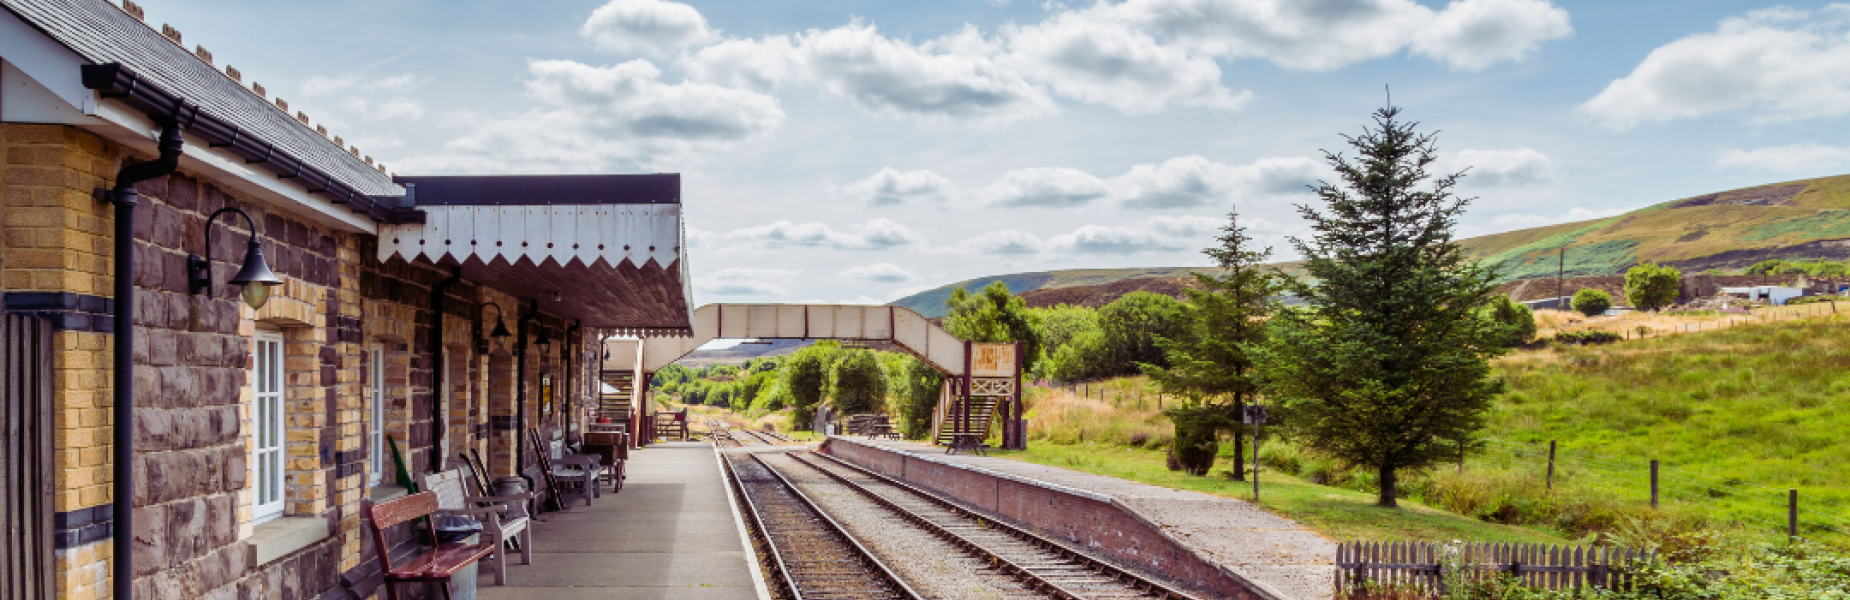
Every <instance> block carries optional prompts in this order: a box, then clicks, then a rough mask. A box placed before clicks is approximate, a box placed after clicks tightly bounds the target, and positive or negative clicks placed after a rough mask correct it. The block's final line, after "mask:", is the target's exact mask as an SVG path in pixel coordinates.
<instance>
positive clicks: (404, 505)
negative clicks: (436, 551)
mask: <svg viewBox="0 0 1850 600" xmlns="http://www.w3.org/2000/svg"><path fill="white" fill-rule="evenodd" d="M437 508H438V507H437V494H436V493H435V492H418V493H416V494H412V495H409V496H405V497H403V498H399V499H397V500H392V501H390V502H381V503H379V504H374V505H372V506H371V507H369V508H368V509H367V511H366V512H367V516H368V517H371V518H372V521H373V527H376V528H378V529H379V530H380V531H384V530H385V529H388V528H390V527H392V526H394V525H398V524H399V523H403V522H405V521H410V520H412V519H416V518H418V517H422V516H424V515H428V514H430V513H434V512H437Z"/></svg>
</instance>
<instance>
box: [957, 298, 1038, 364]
mask: <svg viewBox="0 0 1850 600" xmlns="http://www.w3.org/2000/svg"><path fill="white" fill-rule="evenodd" d="M944 306H945V308H948V309H950V311H949V312H948V313H946V314H945V316H944V324H943V327H944V330H945V331H947V332H950V334H951V335H954V336H957V339H960V340H968V341H972V342H992V343H1004V342H1021V354H1022V357H1023V360H1022V370H1024V371H1032V370H1034V361H1035V359H1036V358H1039V357H1040V355H1041V340H1040V336H1038V335H1036V334H1035V331H1034V318H1033V316H1032V315H1031V314H1030V313H1029V312H1028V305H1027V303H1025V302H1022V301H1021V298H1020V297H1018V296H1015V295H1013V294H1010V293H1009V286H1008V284H1006V283H1003V282H1000V281H997V282H995V283H991V284H989V286H988V287H985V288H983V290H982V291H981V292H978V293H975V294H971V293H968V292H965V291H964V289H963V288H956V289H953V290H951V297H950V298H949V299H946V300H945V301H944Z"/></svg>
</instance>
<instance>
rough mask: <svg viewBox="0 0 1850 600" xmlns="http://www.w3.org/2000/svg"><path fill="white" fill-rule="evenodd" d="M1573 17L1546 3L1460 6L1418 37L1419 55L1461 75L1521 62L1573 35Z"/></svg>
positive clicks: (1504, 0) (1510, 0) (1505, 0)
mask: <svg viewBox="0 0 1850 600" xmlns="http://www.w3.org/2000/svg"><path fill="white" fill-rule="evenodd" d="M1568 21H1569V19H1568V16H1567V11H1566V10H1562V9H1561V7H1559V6H1555V5H1554V3H1552V2H1547V1H1545V0H1456V1H1454V2H1452V3H1451V4H1448V5H1446V7H1445V10H1443V11H1439V12H1438V13H1437V14H1435V15H1433V20H1432V22H1431V23H1429V24H1427V25H1426V27H1425V28H1423V29H1422V30H1421V31H1420V32H1419V33H1418V34H1416V35H1414V37H1413V51H1414V52H1416V53H1418V54H1422V55H1425V56H1430V57H1432V58H1434V59H1438V60H1439V61H1441V62H1444V63H1446V64H1447V65H1451V67H1452V68H1453V69H1458V70H1461V71H1481V70H1483V69H1485V68H1486V67H1489V66H1491V65H1493V64H1496V63H1499V62H1503V61H1506V60H1507V61H1512V62H1517V61H1521V60H1522V59H1524V58H1526V57H1528V56H1529V55H1530V54H1533V53H1535V51H1536V50H1537V49H1539V48H1540V47H1541V45H1542V42H1546V41H1549V40H1556V39H1561V38H1565V37H1567V36H1569V35H1573V33H1574V28H1573V26H1572V25H1570V24H1569V23H1568Z"/></svg>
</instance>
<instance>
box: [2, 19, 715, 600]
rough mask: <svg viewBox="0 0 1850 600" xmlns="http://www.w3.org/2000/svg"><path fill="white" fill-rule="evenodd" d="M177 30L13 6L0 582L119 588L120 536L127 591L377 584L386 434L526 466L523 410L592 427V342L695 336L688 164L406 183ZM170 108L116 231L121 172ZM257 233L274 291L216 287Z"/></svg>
mask: <svg viewBox="0 0 1850 600" xmlns="http://www.w3.org/2000/svg"><path fill="white" fill-rule="evenodd" d="M181 40H182V37H181V34H180V33H179V32H178V31H175V30H173V28H171V27H167V26H165V25H163V26H162V28H161V30H159V31H157V30H155V29H154V28H152V27H151V26H149V25H148V24H145V23H143V22H142V20H141V11H140V9H139V8H138V7H136V6H134V5H133V3H130V2H125V3H124V5H122V6H118V5H115V4H111V3H110V2H108V1H107V0H0V149H3V154H4V157H5V160H4V164H0V186H3V187H4V195H3V196H0V202H3V204H0V211H3V213H0V215H3V217H4V219H3V222H4V224H3V230H0V298H3V299H4V309H5V312H6V314H7V315H8V316H7V321H6V324H7V327H6V328H5V329H4V330H0V338H4V340H5V346H4V351H0V358H4V360H5V361H6V365H7V366H8V367H9V368H10V370H7V371H6V376H7V384H8V390H7V394H6V397H5V400H6V403H7V406H6V411H5V413H4V414H0V420H5V421H6V423H5V424H4V426H5V427H6V429H5V431H6V434H5V437H6V438H8V439H7V440H6V442H5V446H4V449H0V462H3V463H4V464H0V484H4V486H5V489H4V490H0V491H4V494H5V497H4V498H0V511H3V512H5V513H6V514H7V515H8V516H7V517H6V522H5V523H4V524H3V525H4V526H5V527H9V528H14V529H13V530H12V531H13V532H16V533H18V535H12V534H11V533H9V535H8V536H7V537H9V538H13V539H8V540H3V541H0V571H4V573H0V575H4V578H0V579H4V581H0V599H7V600H10V599H12V598H58V599H61V600H90V599H92V598H104V597H111V596H112V590H113V589H116V587H115V586H116V584H117V583H118V580H117V579H115V577H114V575H113V573H114V569H116V568H117V567H118V566H119V565H117V564H116V563H114V561H113V560H112V558H113V557H115V556H118V555H119V553H120V552H121V551H122V549H121V548H119V547H118V546H117V545H116V544H117V542H116V540H122V539H132V542H130V543H132V546H133V547H132V548H131V549H129V552H130V553H131V556H132V559H133V560H132V561H131V564H132V566H133V576H132V586H131V587H132V595H133V597H134V598H137V599H147V598H188V599H190V598H214V599H231V598H276V599H282V600H298V599H308V598H324V599H334V598H370V597H374V596H375V595H376V594H377V593H378V585H379V577H378V574H377V563H376V558H375V556H376V555H375V552H376V551H377V549H376V548H373V547H372V544H371V543H370V537H369V536H367V535H364V532H365V529H364V527H363V526H362V524H361V523H360V507H361V502H362V500H363V499H367V498H372V499H381V498H388V497H392V496H394V495H396V494H402V493H403V489H402V488H400V487H397V486H396V485H394V484H395V483H396V481H397V479H398V478H397V476H396V473H397V468H396V464H395V461H394V447H395V448H396V452H397V453H400V454H402V462H403V468H404V470H405V471H407V472H409V473H410V474H412V475H413V476H417V475H421V474H423V473H428V472H434V471H438V470H443V469H449V468H455V467H456V466H458V465H459V463H460V461H459V460H458V459H457V456H458V453H459V452H462V451H465V450H473V451H475V452H478V453H480V454H481V455H482V457H483V458H484V459H485V460H486V461H487V463H488V469H489V470H490V471H491V472H492V473H491V476H496V477H498V476H506V475H512V474H514V473H516V471H517V470H518V469H519V468H520V467H521V466H522V465H531V464H534V463H535V462H536V461H535V459H534V458H532V457H530V456H522V455H521V450H522V449H526V448H528V446H527V445H526V444H523V443H521V438H520V437H519V435H520V433H521V431H523V430H524V429H527V428H533V429H538V430H540V431H541V432H542V435H543V436H544V437H546V438H548V439H559V438H562V437H567V436H568V435H570V433H571V432H572V431H576V430H579V429H581V427H582V425H583V421H584V420H585V413H584V412H583V409H585V408H588V407H590V406H591V405H592V403H594V402H596V398H597V394H596V390H597V381H596V380H597V377H598V363H599V360H598V359H600V358H601V356H600V354H602V351H601V347H600V345H599V344H598V340H599V339H601V338H603V337H606V336H611V335H628V336H645V335H664V334H669V335H672V334H677V333H685V332H687V331H688V330H689V329H690V318H691V316H690V315H691V311H690V309H689V305H688V301H689V300H690V299H691V296H690V294H689V292H688V289H687V283H688V279H687V277H686V268H687V265H686V261H685V260H684V258H685V257H684V254H683V246H684V244H683V243H682V237H683V227H682V224H681V205H680V179H679V176H677V175H629V176H568V177H518V176H509V177H398V176H396V175H393V174H390V173H389V170H388V169H387V168H386V167H385V166H383V165H379V164H377V163H376V162H375V161H373V160H372V159H371V158H370V157H367V156H365V155H364V154H363V153H362V152H361V151H360V150H359V149H357V148H353V147H351V146H348V145H346V144H345V143H344V141H343V140H342V139H341V138H340V137H338V136H332V135H330V134H329V133H328V132H327V131H326V130H325V129H324V128H321V127H315V126H312V125H311V124H310V123H311V121H310V120H309V118H308V117H307V116H306V115H303V114H301V113H293V114H292V113H290V112H289V111H288V108H287V103H286V102H285V101H284V100H282V99H280V98H269V97H266V96H265V92H264V90H263V88H262V86H260V85H257V84H255V83H250V84H246V83H245V82H244V81H243V80H242V77H241V74H240V73H238V71H237V70H236V69H233V68H231V67H229V66H225V67H222V68H221V67H218V66H215V65H214V64H213V60H212V56H211V54H210V53H209V52H207V51H206V50H205V49H203V48H193V49H190V50H189V49H188V48H187V47H185V46H183V45H182V44H181ZM175 131H177V132H178V133H179V134H180V136H179V137H178V138H175V139H178V140H179V141H180V142H182V143H181V144H179V152H178V157H177V166H176V168H175V169H174V170H172V172H171V173H166V174H160V175H158V176H155V177H152V178H149V179H146V180H143V181H139V182H133V185H132V187H133V189H134V190H135V191H136V192H138V193H139V194H138V201H137V202H136V203H135V204H133V206H132V209H129V210H130V214H132V215H133V217H132V219H131V220H132V221H133V227H132V228H131V229H130V232H129V233H130V236H129V237H130V239H127V240H124V239H122V238H121V237H120V236H118V235H117V233H116V227H117V224H118V222H119V220H120V217H119V216H118V214H119V213H118V205H119V204H124V203H123V202H121V201H122V199H123V197H124V196H123V194H122V193H121V188H122V187H123V186H122V185H120V184H123V183H128V182H124V181H119V180H118V178H119V177H121V175H122V174H124V173H130V172H132V171H129V170H125V167H128V166H130V165H137V164H150V165H152V164H158V163H159V162H160V160H159V158H160V156H161V155H162V150H161V148H160V145H159V142H158V140H159V139H160V138H161V137H162V135H163V134H166V133H169V132H175ZM112 190H114V192H113V193H112ZM128 197H129V198H135V196H128ZM225 208H235V209H239V210H242V211H243V212H244V213H246V214H248V215H249V216H250V218H251V222H250V223H248V224H247V222H246V221H245V220H244V219H243V218H241V217H239V216H237V215H235V214H232V215H227V216H223V217H220V218H218V219H216V220H213V221H212V222H208V221H207V219H208V217H209V216H211V215H214V214H215V213H216V212H217V211H219V210H220V209H225ZM124 222H125V221H124ZM253 226H254V231H253ZM208 230H211V233H210V234H208V233H207V232H208ZM252 235H255V238H256V239H257V240H258V241H259V242H260V243H261V248H262V252H263V254H264V256H265V257H266V258H267V261H268V265H269V266H270V268H271V269H273V270H274V272H275V274H276V275H277V276H279V278H280V279H281V284H280V285H278V286H276V287H274V288H273V289H272V290H271V295H270V297H269V298H268V300H267V301H266V302H263V303H262V304H261V306H260V307H259V308H252V307H251V306H250V305H249V304H247V303H246V302H244V301H240V300H239V298H238V295H239V292H240V289H239V287H238V286H233V285H228V284H226V283H225V282H226V281H227V280H228V278H230V277H231V276H232V274H233V273H236V272H238V271H239V269H240V268H241V266H243V264H244V262H245V261H242V260H240V259H239V257H241V256H243V252H244V249H245V244H246V241H247V239H249V238H250V237H251V236H252ZM208 243H210V245H211V248H210V252H209V254H208V252H207V250H208V248H207V245H208ZM124 248H126V249H127V250H128V252H126V253H124V252H122V249H124ZM192 254H200V255H209V256H211V257H212V261H211V263H210V267H209V269H210V271H211V272H212V277H211V279H212V281H213V282H214V284H215V285H214V287H215V288H216V289H211V290H204V291H202V290H197V289H195V285H193V282H192V279H191V277H190V273H189V267H188V265H189V259H188V256H189V255H192ZM119 258H127V260H129V263H128V264H129V265H130V266H131V267H132V268H131V269H121V268H119V267H118V266H117V264H118V263H117V261H118V259H119ZM129 272H132V278H131V279H132V280H130V281H128V283H129V284H131V289H132V292H131V294H132V296H131V297H132V302H131V303H130V304H132V306H133V308H132V310H129V311H124V312H123V314H125V315H126V316H127V318H128V319H130V321H131V322H132V325H133V336H132V340H124V339H121V338H120V337H118V335H117V334H118V332H119V329H118V328H117V327H116V326H115V323H116V319H117V314H118V311H117V310H116V307H117V306H121V305H123V302H122V301H121V300H120V299H121V298H122V296H120V295H119V294H118V293H117V291H116V286H117V283H116V280H117V275H119V274H126V273H129ZM491 305H492V306H491ZM501 323H505V324H506V326H507V327H508V328H509V329H510V330H513V331H514V335H512V336H508V337H497V336H494V335H493V332H494V331H495V329H496V326H497V325H498V324H501ZM119 344H129V348H128V350H129V351H130V354H129V355H128V356H127V359H128V361H129V363H130V364H131V365H132V378H131V379H130V380H131V381H132V389H130V390H129V391H130V392H132V406H133V413H132V414H133V427H132V429H130V430H128V431H129V432H131V433H132V440H133V443H132V448H133V460H132V477H128V478H127V480H126V481H123V480H120V479H118V477H122V476H124V475H125V473H124V472H123V471H122V470H120V467H121V466H122V465H118V464H117V461H115V460H113V458H112V456H113V453H114V452H115V451H116V450H118V447H117V446H116V445H115V443H114V442H113V441H112V440H114V439H115V438H114V436H115V435H116V428H115V425H116V423H115V422H114V419H115V415H118V414H122V413H121V412H120V409H121V405H119V404H118V401H117V399H119V398H121V397H122V394H120V393H118V392H120V391H121V390H118V389H116V387H115V386H114V385H113V384H112V380H113V379H115V378H116V377H117V375H118V371H117V369H115V368H114V367H113V366H112V365H113V364H115V363H112V357H113V356H115V353H116V349H117V347H118V345H119ZM34 365H38V366H39V367H40V368H36V369H35V368H33V367H34ZM127 372H128V371H126V370H125V371H122V373H123V374H126V373H127ZM606 416H609V415H606ZM125 447H127V446H125ZM118 483H126V484H127V489H129V490H132V497H131V498H125V497H120V496H118V494H117V492H116V490H117V489H118V487H117V484H118ZM122 503H128V504H127V506H129V507H132V513H131V515H132V519H131V521H132V523H133V526H132V528H129V529H130V530H126V531H123V530H119V528H118V527H116V523H117V518H116V517H115V515H116V514H117V513H118V509H119V508H121V507H122ZM125 536H126V537H125ZM404 543H410V542H409V540H404ZM47 557H50V559H49V560H47ZM410 587H411V586H405V588H406V589H407V590H408V589H409V588H410Z"/></svg>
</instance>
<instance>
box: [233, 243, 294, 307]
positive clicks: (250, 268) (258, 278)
mask: <svg viewBox="0 0 1850 600" xmlns="http://www.w3.org/2000/svg"><path fill="white" fill-rule="evenodd" d="M226 283H230V284H232V285H241V286H244V293H243V296H244V303H245V304H248V305H250V307H251V308H263V303H265V302H268V301H269V300H270V291H271V290H270V288H271V287H272V286H278V285H282V284H283V280H282V278H280V277H277V276H276V273H274V272H272V271H270V264H269V263H268V262H265V261H264V260H263V246H262V244H261V243H259V242H258V241H257V236H251V243H250V246H249V248H248V249H247V250H245V252H244V266H243V267H242V268H240V269H238V274H237V275H233V276H231V281H228V282H226Z"/></svg>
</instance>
